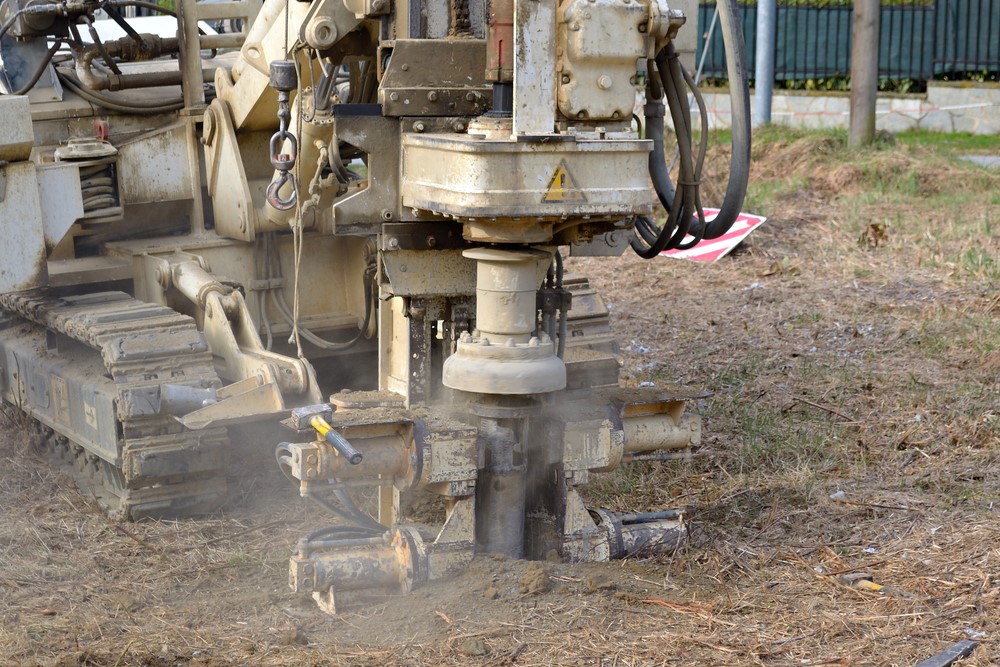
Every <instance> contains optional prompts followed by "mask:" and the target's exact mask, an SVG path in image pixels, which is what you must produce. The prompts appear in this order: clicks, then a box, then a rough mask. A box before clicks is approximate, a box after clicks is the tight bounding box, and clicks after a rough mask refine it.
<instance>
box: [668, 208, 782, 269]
mask: <svg viewBox="0 0 1000 667" xmlns="http://www.w3.org/2000/svg"><path fill="white" fill-rule="evenodd" d="M704 211H705V218H706V219H708V220H713V219H715V216H717V215H718V214H719V209H717V208H706V209H704ZM765 220H767V218H765V217H763V216H760V215H751V214H749V213H740V216H739V217H738V218H736V222H734V223H733V226H732V227H731V228H730V229H729V231H728V232H726V233H725V234H723V235H722V236H720V237H719V238H717V239H712V240H711V241H702V242H701V243H699V244H698V245H696V246H695V247H693V248H691V249H689V250H664V251H663V252H661V253H660V254H661V255H667V256H668V257H676V258H677V259H690V260H691V261H693V262H714V261H715V260H717V259H719V258H720V257H724V256H725V255H726V254H727V253H728V252H729V251H730V250H732V249H733V248H735V247H736V246H737V245H738V244H739V242H740V241H742V240H743V239H745V238H746V237H747V236H749V235H750V232H752V231H753V230H755V229H757V228H758V227H760V226H761V225H762V224H764V221H765ZM690 240H691V237H690V236H688V237H686V238H685V239H684V242H685V243H687V242H688V241H690Z"/></svg>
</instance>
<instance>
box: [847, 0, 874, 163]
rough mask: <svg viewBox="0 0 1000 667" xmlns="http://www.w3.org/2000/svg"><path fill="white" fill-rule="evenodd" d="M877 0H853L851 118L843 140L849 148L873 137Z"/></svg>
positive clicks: (872, 139) (868, 142) (870, 140)
mask: <svg viewBox="0 0 1000 667" xmlns="http://www.w3.org/2000/svg"><path fill="white" fill-rule="evenodd" d="M880 11H881V7H880V6H879V0H854V19H853V24H852V27H851V42H852V43H851V119H850V129H849V130H848V132H847V143H848V145H850V146H852V147H856V146H861V145H863V144H870V143H871V142H872V141H874V139H875V101H876V98H877V97H878V31H879V13H880Z"/></svg>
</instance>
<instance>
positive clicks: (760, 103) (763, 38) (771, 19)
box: [751, 0, 778, 127]
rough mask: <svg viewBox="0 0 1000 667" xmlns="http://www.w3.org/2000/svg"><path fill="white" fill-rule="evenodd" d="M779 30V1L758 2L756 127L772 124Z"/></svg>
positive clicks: (754, 122)
mask: <svg viewBox="0 0 1000 667" xmlns="http://www.w3.org/2000/svg"><path fill="white" fill-rule="evenodd" d="M777 28H778V0H758V2H757V50H756V52H755V53H756V58H755V61H756V62H755V65H754V82H753V96H754V97H753V112H754V113H753V122H752V123H751V124H752V125H753V126H754V127H756V126H758V125H766V124H768V123H770V122H771V93H772V91H773V89H774V51H775V41H776V39H777V32H778V30H777Z"/></svg>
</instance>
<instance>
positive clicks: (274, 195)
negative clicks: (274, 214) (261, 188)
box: [266, 171, 298, 211]
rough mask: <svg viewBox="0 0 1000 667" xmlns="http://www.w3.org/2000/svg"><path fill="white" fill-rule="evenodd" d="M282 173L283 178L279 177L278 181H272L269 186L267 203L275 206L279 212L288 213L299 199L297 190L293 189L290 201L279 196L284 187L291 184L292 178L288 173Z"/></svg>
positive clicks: (289, 197)
mask: <svg viewBox="0 0 1000 667" xmlns="http://www.w3.org/2000/svg"><path fill="white" fill-rule="evenodd" d="M280 173H281V176H280V177H278V180H276V181H271V184H270V185H269V186H267V195H266V197H267V203H268V204H270V205H271V206H273V207H274V208H276V209H278V210H279V211H287V210H289V209H291V208H292V207H294V206H295V202H296V200H297V198H298V197H297V194H296V192H295V188H294V187H292V194H290V195H289V196H288V199H282V198H281V195H279V194H278V191H279V190H281V188H282V186H284V185H285V183H289V182H291V177H290V176H289V174H288V172H287V171H282V172H280Z"/></svg>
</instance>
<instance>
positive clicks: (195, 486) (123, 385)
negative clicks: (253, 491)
mask: <svg viewBox="0 0 1000 667" xmlns="http://www.w3.org/2000/svg"><path fill="white" fill-rule="evenodd" d="M0 309H3V310H6V311H8V312H10V313H12V314H16V315H19V316H21V317H23V318H25V319H27V320H29V321H31V322H34V323H36V324H38V325H41V326H43V327H45V328H46V330H47V331H50V332H56V333H59V334H62V335H64V336H67V337H68V338H71V339H73V340H75V341H78V342H80V343H83V344H85V345H87V346H89V347H91V348H93V349H94V350H96V351H97V352H99V353H100V355H101V358H102V359H103V362H104V366H105V368H106V369H107V371H108V374H109V375H110V377H111V379H112V380H113V382H114V392H115V394H116V395H115V396H114V401H115V412H116V415H117V424H116V426H117V437H116V441H117V456H116V457H115V460H110V457H109V456H108V455H107V454H106V453H102V452H98V451H91V448H89V447H87V446H86V445H85V444H84V443H76V442H74V443H72V444H73V448H74V449H75V454H74V455H75V457H76V458H77V459H78V463H77V465H76V466H75V468H76V470H77V473H78V475H77V477H78V480H77V481H78V483H79V484H80V486H81V488H83V489H84V490H85V491H86V492H89V493H93V495H94V496H95V497H97V498H98V500H99V501H100V503H101V505H102V506H104V508H105V510H106V511H107V512H108V513H109V514H110V515H111V516H113V517H115V518H124V519H139V518H145V517H152V518H161V517H176V516H185V515H190V514H201V513H204V512H207V511H211V510H214V509H216V508H218V507H219V506H220V505H221V504H222V502H223V501H224V500H225V498H226V467H227V463H228V449H229V438H228V435H227V433H226V430H225V429H224V428H209V429H203V430H199V431H191V430H187V429H185V428H184V427H183V426H182V425H181V424H180V423H179V422H178V421H177V420H176V419H174V418H173V417H172V416H170V415H161V414H155V411H153V410H151V409H144V405H143V401H142V397H143V396H147V395H148V392H149V390H150V389H151V388H153V387H157V386H159V385H162V384H180V385H187V386H192V387H201V388H207V387H218V386H219V384H220V383H219V378H218V375H217V374H216V372H215V368H214V366H213V364H212V355H211V353H210V351H209V350H208V345H207V344H206V342H205V338H204V336H203V335H202V334H201V332H199V331H198V328H197V326H196V325H195V322H194V320H193V319H192V318H190V317H188V316H187V315H181V314H180V313H177V312H175V311H173V310H171V309H170V308H167V307H164V306H159V305H156V304H150V303H144V302H142V301H138V300H136V299H134V298H132V297H131V296H129V295H128V294H125V293H122V292H103V293H97V294H88V295H84V296H68V297H51V296H48V295H46V294H44V293H8V294H0ZM49 421H51V420H49ZM49 426H51V427H53V428H54V429H55V430H56V431H57V432H58V431H59V424H58V423H57V424H49ZM70 439H72V438H70ZM95 483H99V484H101V485H102V486H103V489H102V493H97V492H96V491H95V489H94V485H95Z"/></svg>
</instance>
